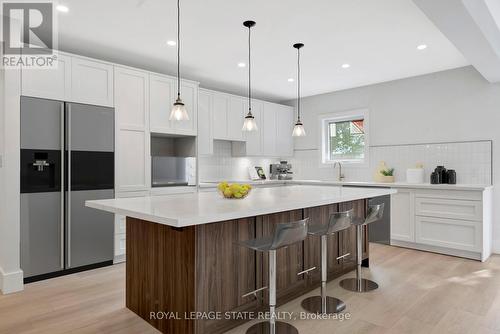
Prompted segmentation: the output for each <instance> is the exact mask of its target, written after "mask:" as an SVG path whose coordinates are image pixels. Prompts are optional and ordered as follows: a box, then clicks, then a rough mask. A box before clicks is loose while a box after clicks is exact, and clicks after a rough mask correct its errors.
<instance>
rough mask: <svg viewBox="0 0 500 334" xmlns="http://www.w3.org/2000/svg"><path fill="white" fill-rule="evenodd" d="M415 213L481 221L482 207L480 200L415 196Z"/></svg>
mask: <svg viewBox="0 0 500 334" xmlns="http://www.w3.org/2000/svg"><path fill="white" fill-rule="evenodd" d="M415 214H416V215H417V216H428V217H439V218H451V219H463V220H474V221H481V220H482V218H483V207H482V202H481V201H467V200H458V199H443V198H417V199H416V201H415Z"/></svg>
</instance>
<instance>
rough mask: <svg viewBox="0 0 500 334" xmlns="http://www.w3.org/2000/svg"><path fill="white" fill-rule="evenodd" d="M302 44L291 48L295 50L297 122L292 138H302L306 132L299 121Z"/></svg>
mask: <svg viewBox="0 0 500 334" xmlns="http://www.w3.org/2000/svg"><path fill="white" fill-rule="evenodd" d="M303 46H304V44H302V43H297V44H294V45H293V47H294V48H296V49H297V122H296V123H295V126H294V127H293V132H292V136H293V137H304V136H305V135H306V130H304V125H303V124H302V121H301V120H300V48H302V47H303Z"/></svg>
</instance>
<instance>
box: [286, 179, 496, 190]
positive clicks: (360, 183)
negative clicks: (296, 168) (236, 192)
mask: <svg viewBox="0 0 500 334" xmlns="http://www.w3.org/2000/svg"><path fill="white" fill-rule="evenodd" d="M286 183H287V184H305V185H334V186H354V187H388V188H411V189H442V190H474V191H483V190H485V189H488V188H491V187H493V186H491V185H483V184H430V183H407V182H393V183H382V182H371V181H366V182H365V181H318V180H291V181H286Z"/></svg>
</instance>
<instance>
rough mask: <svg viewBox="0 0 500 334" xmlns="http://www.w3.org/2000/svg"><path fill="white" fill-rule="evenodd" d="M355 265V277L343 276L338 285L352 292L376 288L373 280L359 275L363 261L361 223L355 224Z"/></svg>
mask: <svg viewBox="0 0 500 334" xmlns="http://www.w3.org/2000/svg"><path fill="white" fill-rule="evenodd" d="M356 239H357V242H356V247H357V251H356V253H357V266H356V278H345V279H343V280H342V281H340V286H341V287H343V288H344V289H346V290H349V291H354V292H370V291H373V290H375V289H377V288H378V284H377V283H375V282H374V281H370V280H368V279H365V278H362V277H361V262H362V261H363V225H356Z"/></svg>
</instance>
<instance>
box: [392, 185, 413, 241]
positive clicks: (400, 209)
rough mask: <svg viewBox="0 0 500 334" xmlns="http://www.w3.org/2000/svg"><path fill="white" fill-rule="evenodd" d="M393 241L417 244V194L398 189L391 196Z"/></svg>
mask: <svg viewBox="0 0 500 334" xmlns="http://www.w3.org/2000/svg"><path fill="white" fill-rule="evenodd" d="M391 240H399V241H406V242H415V194H414V192H413V191H411V190H408V189H398V192H397V193H396V194H392V195H391Z"/></svg>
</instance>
